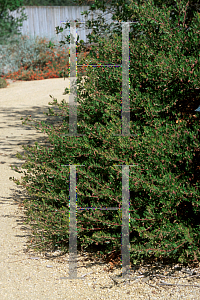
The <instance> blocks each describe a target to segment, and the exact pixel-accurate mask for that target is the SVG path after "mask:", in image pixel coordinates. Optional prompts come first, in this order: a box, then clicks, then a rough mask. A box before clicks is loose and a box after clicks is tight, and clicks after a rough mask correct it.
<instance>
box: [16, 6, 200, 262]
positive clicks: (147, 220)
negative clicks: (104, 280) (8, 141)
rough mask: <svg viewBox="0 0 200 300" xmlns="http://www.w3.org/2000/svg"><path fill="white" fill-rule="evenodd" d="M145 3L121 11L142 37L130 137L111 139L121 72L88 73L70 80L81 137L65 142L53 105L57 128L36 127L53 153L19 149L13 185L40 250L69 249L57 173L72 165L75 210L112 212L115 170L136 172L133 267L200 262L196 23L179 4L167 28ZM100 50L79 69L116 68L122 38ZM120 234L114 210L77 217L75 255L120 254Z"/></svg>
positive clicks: (134, 68)
mask: <svg viewBox="0 0 200 300" xmlns="http://www.w3.org/2000/svg"><path fill="white" fill-rule="evenodd" d="M153 3H154V2H153V1H147V2H146V3H144V4H143V5H137V4H135V3H133V2H132V3H131V4H130V6H129V10H130V11H131V12H132V19H134V17H135V15H136V14H137V19H138V20H139V23H135V24H133V25H131V26H132V28H133V29H134V30H135V32H136V31H137V32H141V31H143V35H140V36H136V37H134V34H133V35H132V36H131V38H130V69H129V78H130V81H129V85H130V88H129V93H130V94H129V99H130V132H131V134H133V136H131V137H130V136H121V137H119V136H118V137H117V136H114V135H115V134H120V133H121V91H122V71H121V68H120V67H99V68H98V67H95V68H93V67H87V68H86V75H87V77H88V79H86V82H85V84H84V85H82V84H80V78H78V80H77V83H79V84H80V85H79V88H78V97H77V102H78V103H80V106H78V107H77V111H78V113H77V115H78V118H79V121H78V132H79V134H84V136H77V137H74V136H72V137H69V136H63V134H68V133H69V105H68V104H66V103H65V102H64V101H62V102H61V103H60V104H58V103H57V100H56V99H54V100H53V102H52V105H58V107H59V108H60V110H61V111H62V113H61V115H62V116H63V122H62V125H61V126H60V127H57V128H53V127H52V126H50V125H49V126H47V125H45V124H44V123H42V122H41V123H39V124H38V125H37V126H36V128H38V129H41V130H43V131H44V132H46V133H47V134H48V135H49V140H50V142H51V144H52V147H51V148H47V147H46V148H45V147H43V146H40V145H38V144H36V145H35V147H33V148H28V147H24V148H25V149H26V150H28V153H27V154H26V162H25V164H24V165H23V168H24V169H26V170H27V172H24V174H25V176H24V177H23V178H22V181H21V182H20V181H17V180H15V181H16V183H17V184H22V185H23V186H24V187H26V189H27V191H28V193H29V194H30V195H31V197H32V202H30V203H31V204H30V203H29V212H30V211H31V210H32V211H34V212H35V213H37V220H40V222H37V223H38V224H37V226H38V227H37V228H42V229H43V234H42V237H41V235H40V238H41V240H42V243H43V244H42V245H43V247H44V248H45V247H50V246H51V247H59V246H61V245H62V247H65V248H66V249H67V247H68V239H69V231H68V217H69V167H66V166H65V167H62V166H61V165H77V167H76V171H77V178H76V180H77V207H79V208H80V207H82V208H83V207H85V208H86V207H119V208H120V207H121V206H122V167H120V166H114V165H135V166H134V167H130V172H129V187H130V245H131V250H130V257H131V262H141V261H142V260H144V259H146V258H158V259H172V260H176V261H179V262H184V263H188V262H191V261H193V262H194V261H199V259H200V253H199V246H200V245H199V239H200V234H199V232H200V231H199V217H200V211H199V198H200V189H199V174H200V173H199V168H200V165H199V153H200V149H199V131H200V123H199V115H197V114H198V113H197V114H196V115H194V110H195V109H196V108H197V107H198V105H199V80H198V78H199V37H198V36H199V24H200V22H199V16H198V14H197V13H196V14H194V18H193V20H192V22H191V24H190V28H189V29H188V30H185V29H186V28H185V15H186V14H185V11H186V12H187V7H186V5H185V4H184V3H183V2H182V1H179V2H178V3H179V6H178V8H177V9H178V10H179V14H178V17H177V18H176V20H175V21H174V23H173V24H172V23H171V22H170V19H169V18H170V11H169V8H168V9H166V6H164V5H163V6H162V7H155V6H154V4H153ZM130 21H131V19H130ZM133 32H134V31H133ZM98 42H99V45H98V47H97V48H96V49H98V54H99V57H98V58H97V55H96V49H95V47H94V46H93V47H92V51H91V52H90V55H89V56H88V57H87V61H86V62H87V63H88V64H99V63H102V64H103V63H106V64H111V65H115V64H116V65H120V64H121V61H122V37H120V35H118V34H113V35H112V38H109V39H107V38H106V37H105V38H101V39H99V41H98ZM86 62H85V63H86ZM80 64H81V62H80ZM67 92H69V91H68V89H66V93H67ZM49 114H50V115H54V111H53V110H50V113H49ZM28 120H31V119H30V118H29V119H28V118H27V119H26V120H25V122H27V121H28ZM134 134H135V135H134ZM136 164H137V165H136ZM78 165H84V166H78ZM16 170H17V168H16ZM21 172H22V171H21ZM27 207H28V206H27ZM42 218H43V219H44V220H43V219H42ZM42 220H43V221H42ZM121 224H122V213H121V210H119V211H109V210H108V211H106V210H102V211H101V210H96V211H92V210H88V211H87V210H84V211H82V210H78V211H77V228H78V229H77V234H78V247H79V248H80V247H81V245H82V247H83V248H85V249H89V246H90V245H92V246H93V247H95V249H96V251H97V250H100V252H102V253H104V254H108V253H109V252H110V251H111V250H113V249H115V250H116V251H120V249H121ZM38 232H39V231H38Z"/></svg>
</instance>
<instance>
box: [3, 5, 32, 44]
mask: <svg viewBox="0 0 200 300" xmlns="http://www.w3.org/2000/svg"><path fill="white" fill-rule="evenodd" d="M22 6H23V0H6V1H5V0H0V45H7V44H8V42H7V39H10V38H12V42H14V40H13V37H14V36H15V35H18V36H19V35H21V33H20V31H19V27H20V26H22V24H23V21H24V20H27V15H25V14H24V8H22ZM20 8H21V9H20ZM15 10H16V11H17V12H18V13H21V15H20V17H19V18H16V19H15V18H14V17H13V16H11V15H10V14H9V11H10V12H12V11H15Z"/></svg>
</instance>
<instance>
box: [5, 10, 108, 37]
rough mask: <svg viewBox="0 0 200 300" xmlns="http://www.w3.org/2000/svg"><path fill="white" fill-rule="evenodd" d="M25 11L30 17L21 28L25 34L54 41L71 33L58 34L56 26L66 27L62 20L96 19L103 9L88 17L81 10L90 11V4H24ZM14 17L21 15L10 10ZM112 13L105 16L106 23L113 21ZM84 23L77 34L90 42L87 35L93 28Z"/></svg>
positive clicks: (65, 31)
mask: <svg viewBox="0 0 200 300" xmlns="http://www.w3.org/2000/svg"><path fill="white" fill-rule="evenodd" d="M24 8H25V10H24V13H25V14H26V15H27V16H28V19H27V20H25V21H24V22H23V26H22V27H21V28H19V29H20V31H21V33H22V34H23V35H28V36H29V37H36V36H39V37H43V38H44V37H45V38H47V39H52V40H53V41H59V40H62V39H63V37H64V36H66V35H69V34H70V31H69V29H68V30H63V32H62V33H60V34H56V30H55V27H57V26H59V27H60V26H62V27H63V28H64V26H65V24H61V23H60V22H61V21H69V20H77V19H79V20H80V21H87V20H88V19H89V20H92V18H93V19H94V20H95V19H96V17H97V14H98V13H100V12H101V11H99V10H98V11H97V12H93V16H91V13H90V14H89V16H88V17H85V16H82V15H81V12H83V11H88V10H89V8H90V6H24ZM10 15H12V16H13V17H14V18H16V17H19V16H20V14H19V13H17V11H14V12H10ZM111 17H112V14H107V15H106V16H105V20H106V23H111V21H112V20H111ZM83 26H84V25H83V24H82V25H81V28H77V36H78V35H79V36H80V38H79V40H83V41H84V42H88V39H87V38H86V35H87V34H89V33H91V32H92V30H85V27H83Z"/></svg>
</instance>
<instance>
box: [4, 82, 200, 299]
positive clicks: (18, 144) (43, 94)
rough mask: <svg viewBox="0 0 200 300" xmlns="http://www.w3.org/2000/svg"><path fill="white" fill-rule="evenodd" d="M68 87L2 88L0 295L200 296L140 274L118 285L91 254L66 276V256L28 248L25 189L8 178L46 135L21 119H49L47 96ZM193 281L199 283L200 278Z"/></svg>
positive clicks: (18, 84) (198, 290) (192, 290)
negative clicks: (73, 276) (26, 152)
mask: <svg viewBox="0 0 200 300" xmlns="http://www.w3.org/2000/svg"><path fill="white" fill-rule="evenodd" d="M66 87H68V88H69V80H68V79H66V80H64V79H60V78H59V79H45V80H40V81H19V82H18V81H16V82H14V83H11V84H10V85H9V86H8V87H7V88H4V89H0V107H1V110H0V174H1V176H0V299H2V300H18V299H19V300H47V299H48V300H57V299H63V300H64V299H66V300H68V299H73V300H76V299H77V300H79V299H80V300H86V299H112V300H114V299H136V300H137V299H146V300H149V299H151V300H153V299H176V300H177V299H200V288H198V287H191V286H189V287H188V286H186V287H183V286H176V285H175V286H167V287H166V286H155V282H153V281H151V280H150V279H149V277H148V276H147V275H141V274H142V273H138V275H139V274H140V275H139V276H136V277H134V279H132V281H130V282H129V284H126V285H124V284H121V285H118V284H115V281H113V279H112V278H111V277H109V276H110V275H111V273H110V271H109V272H108V270H109V269H108V265H107V264H105V263H104V264H100V263H99V262H97V261H96V262H92V261H91V260H90V258H88V260H87V261H86V262H84V258H85V259H87V257H83V256H78V257H79V260H78V276H79V277H81V276H82V278H81V279H73V280H72V279H71V280H69V279H63V278H66V277H68V276H69V273H68V272H69V267H68V266H69V263H68V255H65V256H64V257H59V256H58V257H57V258H52V257H50V256H49V255H48V254H46V255H39V254H37V253H33V252H31V251H29V252H27V245H26V242H27V237H28V236H29V235H31V231H30V227H29V226H25V225H23V223H22V221H23V219H24V217H25V215H24V213H23V209H20V208H19V205H18V203H19V202H20V201H22V200H23V197H24V193H23V189H21V188H20V187H19V186H17V185H16V184H15V183H14V182H13V181H10V180H9V177H15V178H19V179H20V177H21V174H19V173H17V172H15V171H14V170H12V169H11V168H10V164H15V165H18V166H21V164H22V161H21V160H18V159H17V158H16V157H15V155H16V153H17V152H18V151H19V152H20V153H22V152H23V149H22V145H23V144H25V145H27V144H29V145H30V144H34V143H35V141H39V142H42V141H44V135H45V134H44V133H41V132H37V131H36V130H35V129H34V128H32V127H30V126H27V125H23V124H22V120H20V117H25V116H28V115H31V116H32V117H33V118H34V119H36V118H37V119H39V120H41V119H44V120H45V119H46V118H47V116H45V115H44V114H43V111H46V112H48V107H49V106H48V102H51V101H52V99H51V98H50V97H49V95H52V96H54V97H55V98H57V100H58V101H59V102H60V101H61V100H62V99H65V100H66V101H68V97H69V95H62V94H63V92H64V89H65V88H66ZM140 271H141V272H144V271H145V269H141V270H140ZM120 273H121V268H119V269H116V270H114V274H115V275H117V274H118V275H119V274H120ZM114 274H113V273H112V276H113V275H114ZM145 274H146V273H145ZM178 274H179V275H180V273H178ZM142 277H143V278H142ZM135 279H136V280H135ZM161 279H162V278H161ZM159 280H160V279H158V281H157V282H159ZM165 281H167V282H169V283H173V282H176V283H182V284H188V281H187V280H186V279H182V281H181V280H180V279H178V278H177V280H176V279H173V278H169V279H166V278H165ZM150 282H151V284H150ZM192 283H193V284H198V283H199V282H198V278H196V281H195V279H194V281H193V282H192ZM199 286H200V285H199Z"/></svg>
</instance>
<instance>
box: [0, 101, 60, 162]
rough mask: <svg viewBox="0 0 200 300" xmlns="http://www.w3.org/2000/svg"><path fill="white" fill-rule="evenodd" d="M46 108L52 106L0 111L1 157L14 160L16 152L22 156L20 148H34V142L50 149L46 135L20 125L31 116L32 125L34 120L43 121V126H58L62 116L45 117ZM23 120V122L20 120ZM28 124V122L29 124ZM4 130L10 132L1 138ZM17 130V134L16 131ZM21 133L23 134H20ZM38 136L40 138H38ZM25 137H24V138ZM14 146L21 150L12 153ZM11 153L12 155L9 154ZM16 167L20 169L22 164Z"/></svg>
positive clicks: (27, 126)
mask: <svg viewBox="0 0 200 300" xmlns="http://www.w3.org/2000/svg"><path fill="white" fill-rule="evenodd" d="M48 108H52V106H50V105H48V106H43V107H39V106H33V107H31V108H30V109H19V108H18V109H16V108H12V109H10V108H9V109H6V108H5V107H2V108H1V111H0V135H1V139H0V152H3V153H0V154H1V157H2V158H3V157H4V156H7V157H8V158H11V159H15V158H16V154H17V152H19V153H20V154H22V155H23V154H24V152H25V150H24V149H23V148H22V146H23V145H25V146H34V144H35V142H38V144H40V145H44V146H48V147H50V146H51V144H50V142H49V140H48V135H47V133H43V132H41V131H40V130H37V129H36V128H35V127H34V126H29V125H25V124H22V122H23V121H24V119H25V118H26V117H28V116H31V117H32V119H33V121H31V124H32V125H36V124H37V122H34V120H37V121H44V123H45V124H48V125H52V126H54V125H58V124H61V123H62V121H63V118H64V117H63V116H46V115H45V114H43V112H48ZM53 110H54V111H55V112H56V113H57V112H59V113H60V112H61V111H60V110H59V109H58V108H57V107H55V106H53ZM21 118H23V120H21ZM29 123H30V122H29ZM12 128H13V129H14V132H12ZM2 129H6V130H9V129H10V132H9V131H8V132H9V133H8V134H7V135H6V136H2V134H3V133H4V131H2V134H1V130H2ZM18 130H19V134H18V132H17V131H18ZM22 132H23V133H22ZM38 134H40V135H41V136H40V137H39V136H38ZM25 136H26V137H25ZM15 146H19V147H20V146H21V147H20V148H21V150H17V151H16V153H13V148H14V147H15ZM11 151H12V153H10V152H11ZM0 163H1V164H4V163H5V162H4V161H1V162H0ZM14 164H15V165H16V166H18V167H20V166H21V165H22V164H23V162H22V163H18V162H15V163H14Z"/></svg>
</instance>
